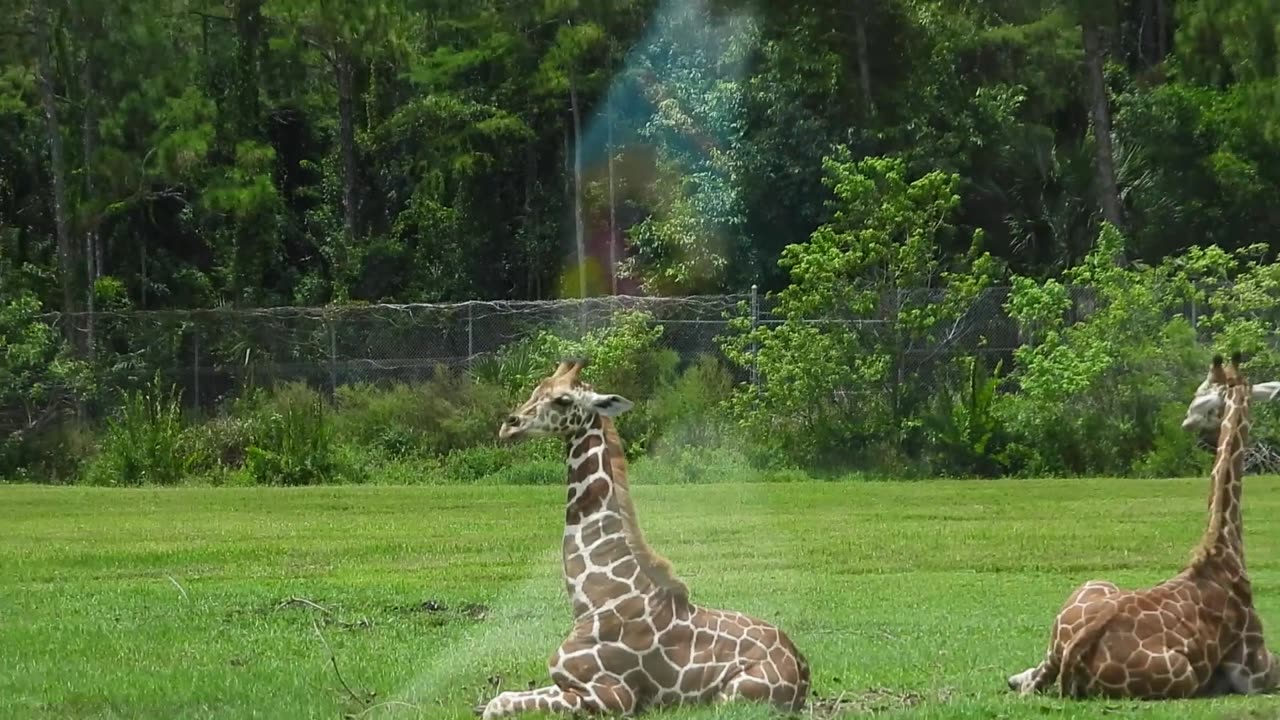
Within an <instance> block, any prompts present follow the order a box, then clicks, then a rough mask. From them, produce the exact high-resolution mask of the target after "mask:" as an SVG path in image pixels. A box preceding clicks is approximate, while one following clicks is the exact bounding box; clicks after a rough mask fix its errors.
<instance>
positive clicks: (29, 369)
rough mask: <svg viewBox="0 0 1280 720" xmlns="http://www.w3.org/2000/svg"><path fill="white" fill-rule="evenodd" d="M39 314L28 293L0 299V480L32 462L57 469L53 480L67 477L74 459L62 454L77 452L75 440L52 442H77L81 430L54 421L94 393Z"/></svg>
mask: <svg viewBox="0 0 1280 720" xmlns="http://www.w3.org/2000/svg"><path fill="white" fill-rule="evenodd" d="M39 312H40V303H39V302H38V301H37V300H36V298H35V297H33V296H32V295H30V294H29V293H19V294H16V295H15V296H14V297H13V298H12V299H4V298H0V410H3V412H0V477H6V476H10V475H14V474H17V473H19V472H20V471H21V470H22V468H24V467H27V466H30V465H33V464H38V465H44V466H46V467H50V468H52V467H57V468H61V469H60V470H57V471H55V472H53V473H52V474H53V476H54V477H67V473H69V472H73V470H72V468H71V467H69V466H68V465H67V463H68V462H74V461H73V460H72V459H71V458H69V457H67V456H66V453H67V452H68V451H70V450H72V449H82V443H79V442H69V443H68V445H67V447H66V448H59V447H58V446H57V443H56V442H54V439H55V438H57V437H66V438H67V439H68V440H74V439H76V438H79V435H80V429H78V428H76V427H75V426H70V425H65V426H64V425H63V424H62V423H60V422H58V419H59V418H60V417H61V416H62V415H64V414H65V413H66V412H67V411H68V410H69V409H70V406H71V405H72V403H74V402H76V401H79V400H82V399H84V398H86V397H89V396H90V395H91V394H92V393H93V391H94V382H93V375H92V373H91V372H90V368H89V366H88V364H87V363H85V362H83V361H81V360H78V359H76V358H75V357H74V356H73V354H72V352H71V348H70V347H69V346H68V344H67V343H66V341H65V340H64V339H63V337H62V336H61V335H60V334H59V328H58V327H56V326H55V325H54V324H52V323H50V322H48V321H47V320H46V319H44V318H41V317H39ZM50 426H52V432H51V433H50V434H48V435H46V436H44V437H42V436H41V435H42V433H43V432H44V431H45V430H46V428H48V427H50Z"/></svg>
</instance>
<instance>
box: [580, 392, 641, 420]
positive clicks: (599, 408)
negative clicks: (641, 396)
mask: <svg viewBox="0 0 1280 720" xmlns="http://www.w3.org/2000/svg"><path fill="white" fill-rule="evenodd" d="M587 403H588V404H589V405H591V407H593V408H595V411H596V412H598V413H600V414H601V415H604V416H605V417H616V416H618V415H621V414H622V413H624V412H626V411H628V410H630V409H631V408H632V406H633V405H634V404H635V403H632V402H631V401H630V400H628V399H626V398H624V397H622V396H621V395H601V394H599V393H594V392H593V393H591V394H590V395H589V396H588V397H587Z"/></svg>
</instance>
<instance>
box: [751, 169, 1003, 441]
mask: <svg viewBox="0 0 1280 720" xmlns="http://www.w3.org/2000/svg"><path fill="white" fill-rule="evenodd" d="M826 168H827V173H828V175H827V184H828V187H829V188H830V190H831V192H832V193H833V195H834V200H833V202H832V215H833V219H832V221H831V222H829V223H827V224H825V225H823V226H822V227H820V228H818V230H817V231H815V232H814V234H813V236H812V237H811V238H810V240H809V242H807V243H801V244H797V245H791V246H789V247H787V248H786V249H785V250H784V252H783V258H782V261H781V262H782V265H783V267H785V268H787V269H788V270H789V272H790V274H791V284H790V285H789V286H788V287H787V288H786V289H784V290H782V291H781V292H780V293H778V296H777V306H776V308H775V309H774V311H773V312H774V314H775V315H778V316H780V317H781V318H782V319H783V322H782V324H781V325H777V326H761V327H757V328H754V329H751V328H749V327H748V326H747V325H746V319H745V318H739V320H738V321H737V325H736V327H737V329H738V331H739V334H738V335H736V336H732V337H730V338H729V339H728V341H727V343H726V352H727V353H728V354H729V356H730V358H731V359H733V360H734V361H735V362H736V363H737V364H738V365H739V366H741V367H744V368H745V367H749V366H751V365H752V363H753V362H754V363H755V365H756V366H757V367H758V368H759V372H760V375H761V378H762V384H763V388H754V387H743V388H741V389H740V391H739V392H737V393H736V394H735V395H734V398H733V408H734V412H735V414H736V415H737V416H738V417H739V418H740V419H741V420H742V422H743V423H744V424H745V425H746V426H747V427H748V429H749V430H750V432H751V433H752V434H754V435H756V436H759V437H767V438H769V440H768V441H767V442H770V443H776V444H777V446H776V447H775V448H774V449H775V450H776V451H777V452H778V453H781V454H784V455H788V456H790V457H794V458H797V459H799V458H804V457H812V456H813V455H817V456H818V457H820V458H828V459H835V458H837V457H838V456H840V455H841V454H842V453H847V449H848V448H849V447H858V446H863V445H865V444H866V441H867V440H868V439H870V438H873V437H878V438H881V439H884V440H887V441H888V442H889V443H890V445H891V446H892V447H894V448H895V449H899V450H901V449H904V448H907V447H909V446H911V445H912V444H914V443H916V442H918V429H919V424H918V420H917V417H918V416H917V411H918V410H919V408H920V407H921V404H922V403H923V402H925V400H926V399H927V398H928V397H929V394H930V393H929V392H928V390H927V389H926V388H925V387H923V385H922V384H920V383H914V382H912V376H913V373H914V370H913V368H912V367H911V366H910V365H909V364H908V363H907V362H906V351H907V349H908V348H909V347H912V346H917V345H926V344H931V343H945V342H946V341H947V336H946V333H947V332H948V327H949V326H950V322H949V321H954V320H955V319H956V318H958V317H959V316H960V314H961V313H962V312H963V311H964V310H965V309H966V308H967V306H968V303H969V302H971V301H972V299H973V298H974V297H976V295H977V294H978V293H979V292H981V290H983V289H984V288H985V287H987V286H989V285H990V284H991V282H992V280H993V279H994V278H995V276H996V274H997V273H998V270H999V268H998V264H997V263H996V262H995V261H994V260H992V258H991V257H990V255H989V254H986V253H984V252H981V250H980V245H979V244H980V241H981V237H980V235H975V237H974V238H973V242H972V246H971V250H970V252H969V253H968V254H967V255H966V256H964V257H962V258H958V259H956V260H954V261H952V262H946V261H944V256H943V255H942V253H941V252H940V243H941V241H942V240H943V239H944V238H946V237H947V236H948V235H949V234H950V233H953V232H955V228H954V227H953V226H952V225H951V224H950V222H949V220H950V216H951V215H952V213H953V212H954V210H955V208H956V206H957V203H958V202H959V197H958V196H957V195H956V194H955V188H956V186H957V184H958V182H959V179H958V178H957V177H956V176H954V175H949V174H946V173H941V172H931V173H928V174H925V175H924V176H922V177H919V178H915V179H911V178H910V177H909V176H908V173H907V168H906V163H905V162H904V161H902V160H901V159H895V158H868V159H864V160H854V159H853V158H852V157H851V155H850V154H849V152H848V151H847V150H843V151H841V152H840V153H839V154H837V155H836V156H834V157H831V158H828V160H827V162H826ZM866 320H872V321H880V322H871V323H866V322H859V321H866ZM881 327H883V329H880V328H881Z"/></svg>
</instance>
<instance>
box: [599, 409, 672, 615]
mask: <svg viewBox="0 0 1280 720" xmlns="http://www.w3.org/2000/svg"><path fill="white" fill-rule="evenodd" d="M600 423H601V426H602V427H603V428H604V440H605V445H606V446H607V447H608V448H609V465H610V467H609V469H610V472H611V473H612V474H613V490H614V495H615V496H616V497H617V500H618V510H619V512H620V514H621V515H622V529H623V534H624V535H625V536H626V539H627V547H628V548H630V550H631V553H632V554H633V555H635V557H636V563H637V564H638V565H639V566H640V572H642V573H644V575H645V577H647V578H649V580H650V582H652V583H653V584H655V585H657V586H658V587H661V588H663V589H665V590H667V591H669V592H671V593H672V594H673V595H676V596H677V597H680V598H688V597H689V588H688V586H687V585H685V584H684V581H683V580H681V579H680V578H679V577H677V576H676V571H675V568H673V567H672V566H671V561H670V560H668V559H666V558H665V557H662V556H661V555H659V554H658V552H657V551H656V550H654V549H653V548H652V547H650V546H649V543H648V542H647V541H646V540H645V539H644V532H643V531H642V530H641V529H640V522H639V520H637V519H636V506H635V503H633V502H632V501H631V485H630V483H629V482H628V481H627V457H626V455H624V454H623V451H622V439H621V438H620V437H618V430H617V428H615V427H614V425H613V420H612V419H611V418H608V417H605V416H604V415H601V416H600Z"/></svg>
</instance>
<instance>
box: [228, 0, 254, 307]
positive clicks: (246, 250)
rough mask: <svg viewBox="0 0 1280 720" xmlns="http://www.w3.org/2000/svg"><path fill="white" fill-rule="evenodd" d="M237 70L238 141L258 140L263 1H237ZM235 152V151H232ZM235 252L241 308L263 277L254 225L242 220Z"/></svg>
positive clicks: (235, 291) (235, 292)
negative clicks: (259, 61) (256, 261)
mask: <svg viewBox="0 0 1280 720" xmlns="http://www.w3.org/2000/svg"><path fill="white" fill-rule="evenodd" d="M233 20H234V22H235V28H236V68H235V87H234V90H233V91H232V97H233V98H234V102H235V125H234V127H235V136H236V137H235V140H236V141H243V140H257V139H258V135H259V127H258V115H259V109H258V55H259V48H260V45H261V35H262V0H238V1H237V2H236V5H235V17H234V18H233ZM233 152H234V149H233ZM233 233H234V238H235V248H234V249H233V256H232V257H233V259H232V265H233V267H232V268H231V292H232V302H233V303H234V304H235V305H241V304H243V303H244V302H246V300H248V301H250V304H252V301H253V300H255V299H256V297H247V296H250V295H254V296H256V292H255V290H254V289H255V288H257V287H258V285H259V282H258V281H259V280H260V279H261V273H260V272H258V268H256V267H255V265H256V263H255V258H256V257H258V256H259V249H258V244H257V243H256V242H255V237H254V235H253V228H252V223H251V222H250V221H249V220H248V219H247V218H240V219H239V220H238V221H237V224H236V227H235V229H234V231H233Z"/></svg>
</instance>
